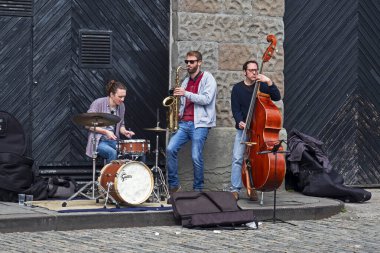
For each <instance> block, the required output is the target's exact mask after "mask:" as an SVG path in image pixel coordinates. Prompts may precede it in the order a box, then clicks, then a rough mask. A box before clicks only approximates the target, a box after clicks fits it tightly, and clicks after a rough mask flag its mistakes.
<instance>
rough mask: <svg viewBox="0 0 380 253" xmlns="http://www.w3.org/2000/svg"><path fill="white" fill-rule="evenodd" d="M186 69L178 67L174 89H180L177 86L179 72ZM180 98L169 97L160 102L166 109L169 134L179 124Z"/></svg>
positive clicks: (174, 130)
mask: <svg viewBox="0 0 380 253" xmlns="http://www.w3.org/2000/svg"><path fill="white" fill-rule="evenodd" d="M181 69H182V70H184V69H186V68H185V67H182V66H179V67H178V68H177V71H176V76H175V86H174V89H175V88H178V87H180V85H179V72H180V70H181ZM180 103H181V101H180V97H179V96H174V95H173V96H169V97H166V98H165V99H164V100H163V101H162V105H163V106H165V107H168V112H167V114H166V116H167V117H166V121H167V128H168V129H169V132H176V131H177V130H178V123H179V106H180Z"/></svg>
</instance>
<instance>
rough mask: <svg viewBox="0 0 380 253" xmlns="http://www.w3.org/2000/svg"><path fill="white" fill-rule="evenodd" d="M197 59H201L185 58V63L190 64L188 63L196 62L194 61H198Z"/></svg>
mask: <svg viewBox="0 0 380 253" xmlns="http://www.w3.org/2000/svg"><path fill="white" fill-rule="evenodd" d="M196 61H199V60H185V63H186V64H188V63H190V64H194V62H196Z"/></svg>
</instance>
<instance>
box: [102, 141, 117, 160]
mask: <svg viewBox="0 0 380 253" xmlns="http://www.w3.org/2000/svg"><path fill="white" fill-rule="evenodd" d="M97 151H98V154H99V156H101V157H102V158H105V159H106V160H107V163H110V162H111V161H113V160H117V152H116V141H113V140H104V139H101V140H100V141H99V145H98V150H97Z"/></svg>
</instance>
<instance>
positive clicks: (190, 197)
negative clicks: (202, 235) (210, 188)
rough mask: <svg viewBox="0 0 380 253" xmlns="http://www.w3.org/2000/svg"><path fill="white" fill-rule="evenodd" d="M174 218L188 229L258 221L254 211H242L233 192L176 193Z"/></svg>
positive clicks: (173, 202)
mask: <svg viewBox="0 0 380 253" xmlns="http://www.w3.org/2000/svg"><path fill="white" fill-rule="evenodd" d="M171 198H172V205H173V213H174V217H175V218H176V219H177V220H179V221H180V222H181V225H182V226H183V227H186V228H195V227H200V228H209V227H237V226H241V225H243V224H246V223H250V222H255V223H256V228H257V227H258V224H257V220H256V217H255V215H254V214H253V210H242V209H241V208H240V207H239V206H238V205H237V201H236V199H235V197H234V196H233V194H232V193H231V192H226V191H215V192H175V193H173V194H172V196H171Z"/></svg>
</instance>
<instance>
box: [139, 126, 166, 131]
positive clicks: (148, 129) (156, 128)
mask: <svg viewBox="0 0 380 253" xmlns="http://www.w3.org/2000/svg"><path fill="white" fill-rule="evenodd" d="M144 130H147V131H153V132H166V129H164V128H161V127H152V128H144Z"/></svg>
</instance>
